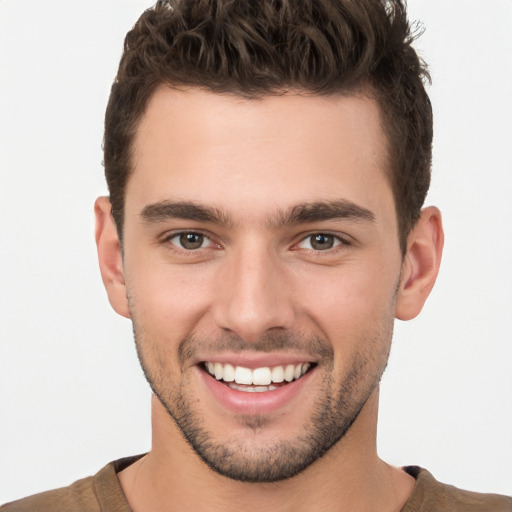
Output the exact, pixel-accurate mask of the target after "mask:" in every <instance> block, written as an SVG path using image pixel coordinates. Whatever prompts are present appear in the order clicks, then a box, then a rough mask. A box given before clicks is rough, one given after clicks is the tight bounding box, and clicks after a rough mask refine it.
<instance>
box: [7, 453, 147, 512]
mask: <svg viewBox="0 0 512 512" xmlns="http://www.w3.org/2000/svg"><path fill="white" fill-rule="evenodd" d="M140 457H142V455H137V456H135V457H126V458H124V459H119V460H117V461H114V462H111V463H109V464H107V465H106V466H105V467H104V468H103V469H101V470H100V471H98V473H96V475H94V476H89V477H87V478H82V479H81V480H77V481H76V482H75V483H73V484H71V485H70V486H68V487H62V488H60V489H55V490H53V491H46V492H42V493H39V494H34V495H33V496H28V497H27V498H23V499H21V500H17V501H12V502H10V503H6V504H5V505H3V506H0V512H50V511H51V512H102V511H108V512H130V507H129V505H128V502H127V501H126V497H125V496H124V494H123V491H122V489H121V485H120V484H119V480H118V478H117V473H118V472H119V471H121V470H122V469H124V468H125V467H127V466H129V465H130V464H132V463H133V462H135V461H136V460H138V459H139V458H140Z"/></svg>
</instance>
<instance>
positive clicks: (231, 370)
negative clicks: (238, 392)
mask: <svg viewBox="0 0 512 512" xmlns="http://www.w3.org/2000/svg"><path fill="white" fill-rule="evenodd" d="M222 380H223V381H224V382H233V381H234V380H235V367H234V366H233V365H231V364H229V363H227V364H225V365H224V376H223V377H222Z"/></svg>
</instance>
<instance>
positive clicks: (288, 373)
mask: <svg viewBox="0 0 512 512" xmlns="http://www.w3.org/2000/svg"><path fill="white" fill-rule="evenodd" d="M294 373H295V366H293V364H289V365H288V366H287V367H286V369H285V371H284V380H285V381H286V382H291V381H292V380H293V375H294Z"/></svg>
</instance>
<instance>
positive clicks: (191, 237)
mask: <svg viewBox="0 0 512 512" xmlns="http://www.w3.org/2000/svg"><path fill="white" fill-rule="evenodd" d="M167 240H168V241H169V242H170V243H171V244H173V245H176V246H177V247H178V248H180V249H185V250H187V251H194V250H196V249H203V248H204V247H209V246H210V245H211V244H212V242H211V240H210V239H209V238H208V237H206V236H205V235H203V234H201V233H194V232H192V231H187V232H184V233H176V234H175V235H173V236H171V237H169V238H168V239H167Z"/></svg>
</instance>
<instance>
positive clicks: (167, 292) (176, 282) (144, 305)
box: [125, 255, 212, 338]
mask: <svg viewBox="0 0 512 512" xmlns="http://www.w3.org/2000/svg"><path fill="white" fill-rule="evenodd" d="M137 256H138V255H135V257H133V258H132V260H131V261H126V262H125V268H126V270H127V272H126V275H127V289H128V294H129V298H130V304H131V307H132V309H133V310H134V313H135V314H136V316H137V319H138V322H139V324H141V326H143V327H144V329H145V330H148V331H151V332H158V331H161V332H162V333H165V337H173V338H183V337H184V336H186V335H187V334H189V333H190V329H191V327H192V326H194V325H196V324H197V322H198V321H199V319H200V318H201V317H202V316H203V314H204V312H205V311H206V310H207V309H208V304H209V303H210V301H211V298H212V293H211V291H210V290H211V282H212V276H211V274H212V271H211V270H209V271H197V268H194V267H192V266H190V267H187V266H177V265H170V264H168V263H166V262H162V261H161V260H160V261H150V260H149V258H147V256H146V257H143V255H140V257H137ZM130 269H136V271H134V272H131V271H130Z"/></svg>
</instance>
